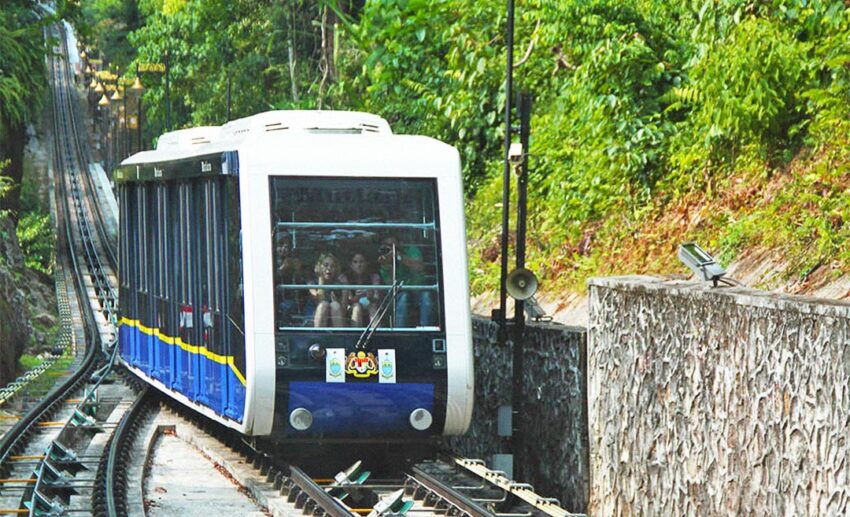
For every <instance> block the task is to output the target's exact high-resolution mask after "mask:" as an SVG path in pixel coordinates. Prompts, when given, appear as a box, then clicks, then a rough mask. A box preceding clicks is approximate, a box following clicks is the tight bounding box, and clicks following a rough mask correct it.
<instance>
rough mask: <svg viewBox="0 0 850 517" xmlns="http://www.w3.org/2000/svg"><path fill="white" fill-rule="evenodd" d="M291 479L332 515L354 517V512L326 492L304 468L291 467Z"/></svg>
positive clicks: (333, 516)
mask: <svg viewBox="0 0 850 517" xmlns="http://www.w3.org/2000/svg"><path fill="white" fill-rule="evenodd" d="M289 479H290V480H291V481H292V482H293V483H294V484H295V486H297V487H298V488H300V489H301V491H303V492H304V494H306V495H307V497H309V498H310V500H311V501H313V502H314V503H315V504H316V505H317V506H319V507H320V508H321V509H322V510H324V511H325V513H327V514H328V515H330V516H331V517H352V515H356V514H355V513H354V512H352V511H351V510H349V509H348V508H346V507H345V506H343V505H342V503H340V502H339V501H337V500H336V498H335V497H334V496H332V495H330V494H329V493H327V492H325V491H324V490H323V489H322V487H320V486H319V485H317V484H316V482H315V481H313V480H312V479H311V478H310V476H308V475H307V474H305V473H304V471H303V470H301V469H299V468H298V467H295V466H290V467H289Z"/></svg>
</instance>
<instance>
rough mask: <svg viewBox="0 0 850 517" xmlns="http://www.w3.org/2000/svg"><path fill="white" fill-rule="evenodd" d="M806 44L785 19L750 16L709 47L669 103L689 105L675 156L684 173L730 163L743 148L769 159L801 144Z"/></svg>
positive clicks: (806, 79)
mask: <svg viewBox="0 0 850 517" xmlns="http://www.w3.org/2000/svg"><path fill="white" fill-rule="evenodd" d="M808 47H809V45H807V44H805V43H802V42H800V41H798V40H797V39H795V38H794V37H793V35H792V34H791V33H790V32H789V31H788V30H787V29H785V28H784V27H783V26H781V25H778V24H775V23H772V22H770V21H768V20H765V19H759V18H754V17H747V18H746V19H745V20H744V21H742V22H741V23H740V24H738V25H736V26H735V27H734V28H732V29H731V31H730V34H729V37H728V38H727V39H725V40H723V41H721V42H718V43H716V44H715V45H713V46H712V47H710V48H709V49H708V50H707V51H706V53H705V55H704V56H703V58H702V59H700V60H699V61H698V62H697V63H696V65H695V66H693V67H692V68H691V69H690V71H689V81H688V83H687V84H686V86H683V87H682V88H674V89H673V90H672V92H671V94H672V95H671V97H673V98H675V99H676V102H674V103H673V104H672V105H671V106H670V108H669V109H671V110H676V109H681V108H683V107H690V108H691V110H690V113H689V115H688V118H687V121H686V124H685V125H684V126H685V130H684V131H680V132H679V134H678V135H677V136H678V138H677V140H676V144H678V145H677V146H676V147H678V148H677V149H676V150H675V151H674V154H673V157H672V161H673V164H674V166H675V167H676V168H677V169H678V171H679V173H680V174H682V175H685V176H687V175H690V174H692V173H693V171H694V170H695V169H700V168H703V167H706V166H708V165H709V164H723V165H731V164H734V161H733V160H734V159H735V158H736V157H737V156H738V155H739V154H741V153H742V152H744V151H750V152H755V153H757V154H758V155H759V156H762V157H765V158H770V157H771V156H772V155H773V153H774V152H776V151H778V150H783V149H792V148H794V147H795V146H797V145H799V143H800V141H801V138H800V137H801V136H802V134H803V129H804V128H805V125H806V122H807V117H806V115H807V113H806V109H805V103H804V102H803V99H802V93H803V91H804V87H805V86H806V85H807V84H808V82H809V78H810V76H811V73H810V72H811V65H810V64H809V62H808V61H807V60H806V59H805V58H806V54H807V52H808V50H809V48H808Z"/></svg>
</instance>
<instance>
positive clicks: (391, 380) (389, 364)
mask: <svg viewBox="0 0 850 517" xmlns="http://www.w3.org/2000/svg"><path fill="white" fill-rule="evenodd" d="M378 363H379V364H380V371H381V375H380V376H379V377H378V382H382V383H387V384H395V370H396V368H395V350H384V349H381V350H378Z"/></svg>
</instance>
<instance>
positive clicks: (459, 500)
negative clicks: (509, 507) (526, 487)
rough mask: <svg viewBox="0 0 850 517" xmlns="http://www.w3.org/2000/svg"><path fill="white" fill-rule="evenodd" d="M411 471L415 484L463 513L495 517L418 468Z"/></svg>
mask: <svg viewBox="0 0 850 517" xmlns="http://www.w3.org/2000/svg"><path fill="white" fill-rule="evenodd" d="M412 471H413V474H412V477H413V479H414V480H415V481H416V482H417V483H419V484H421V485H422V486H424V487H425V488H427V489H428V490H431V491H432V492H434V493H435V494H437V495H438V496H439V497H442V498H443V499H445V500H446V501H448V502H450V503H451V504H453V505H454V506H456V507H458V508H460V509H461V510H463V511H464V512H466V513H468V514H470V515H473V516H475V517H496V515H495V514H494V513H492V512H490V511H487V509H485V508H484V507H482V506H481V505H479V504H478V503H476V502H475V501H473V500H472V499H471V498H470V497H467V496H465V495H463V494H462V493H460V492H458V491H457V490H455V489H454V488H452V487H451V486H449V485H447V484H445V483H443V482H442V481H440V480H439V479H437V478H436V477H434V476H432V475H430V474H428V473H427V472H425V471H424V470H422V469H421V468H419V467H418V466H415V465H414V467H413V469H412Z"/></svg>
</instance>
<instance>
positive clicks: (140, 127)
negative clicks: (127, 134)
mask: <svg viewBox="0 0 850 517" xmlns="http://www.w3.org/2000/svg"><path fill="white" fill-rule="evenodd" d="M137 109H138V111H139V132H138V134H137V135H136V139H137V141H138V142H137V144H138V147H139V148H138V150H137V152H142V151H144V149H142V92H139V104H138V106H137Z"/></svg>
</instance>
